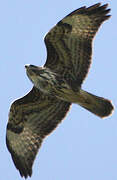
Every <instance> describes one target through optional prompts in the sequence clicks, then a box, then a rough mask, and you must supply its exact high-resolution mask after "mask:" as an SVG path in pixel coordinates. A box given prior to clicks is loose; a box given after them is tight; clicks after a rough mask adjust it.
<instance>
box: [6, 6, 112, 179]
mask: <svg viewBox="0 0 117 180" xmlns="http://www.w3.org/2000/svg"><path fill="white" fill-rule="evenodd" d="M107 6H108V4H105V5H101V4H100V3H97V4H95V5H93V6H91V7H88V8H86V7H85V6H84V7H81V8H79V9H77V10H75V11H73V12H72V13H70V14H69V15H67V16H66V17H65V18H63V19H62V20H61V21H60V22H58V23H57V24H56V26H55V27H53V28H52V29H51V30H50V32H49V33H48V34H47V35H46V36H45V44H46V48H47V59H46V63H45V65H44V66H43V67H37V66H34V65H26V66H25V67H26V73H27V76H28V77H29V79H30V80H31V82H32V83H33V85H34V86H33V88H32V90H31V91H30V92H29V93H28V94H27V95H25V96H24V97H22V98H20V99H18V100H16V101H14V102H13V103H12V105H11V108H10V113H9V120H8V124H7V134H6V144H7V147H8V150H9V152H10V153H11V156H12V159H13V162H14V164H15V166H16V168H17V169H18V170H19V172H20V175H21V176H22V177H25V178H27V177H28V176H31V175H32V166H33V162H34V159H35V157H36V154H37V152H38V149H39V148H40V146H41V144H42V141H43V139H44V138H45V137H46V136H47V135H48V134H49V133H51V132H52V131H53V130H54V129H55V128H56V127H57V125H58V124H59V123H60V122H61V121H62V119H63V118H64V117H65V116H66V114H67V112H68V111H69V108H70V106H71V104H72V103H76V104H79V105H80V106H82V107H83V108H85V109H87V110H88V111H90V112H92V113H94V114H95V115H97V116H99V117H101V118H103V117H106V116H109V115H110V114H111V113H112V110H113V105H112V103H111V101H109V100H108V99H105V98H102V97H98V96H95V95H93V94H90V93H88V92H86V91H84V90H83V89H82V83H83V80H84V79H85V77H86V76H87V73H88V70H89V67H90V64H91V58H92V40H93V38H94V36H95V34H96V32H97V31H98V29H99V27H100V25H101V24H102V23H103V22H104V21H105V20H107V19H108V18H109V17H110V15H108V13H109V12H110V9H108V8H107Z"/></svg>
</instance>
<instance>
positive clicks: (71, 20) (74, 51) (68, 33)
mask: <svg viewBox="0 0 117 180" xmlns="http://www.w3.org/2000/svg"><path fill="white" fill-rule="evenodd" d="M107 6H108V4H105V5H103V6H101V4H100V3H98V4H95V5H93V6H91V7H89V8H86V7H85V6H84V7H82V8H80V9H77V10H75V11H74V12H72V13H70V14H69V15H67V16H66V17H65V18H63V19H62V20H61V21H60V22H59V23H58V24H57V25H56V26H55V27H54V28H53V29H51V30H50V32H49V33H48V34H47V35H46V37H45V44H46V48H47V61H46V63H45V66H46V67H48V68H50V69H51V70H52V71H55V72H57V73H59V74H61V75H62V76H63V77H64V78H65V79H66V80H68V82H69V84H70V83H72V85H73V84H74V85H75V84H77V86H80V85H81V84H82V82H83V80H84V79H85V77H86V75H87V73H88V70H89V67H90V64H91V56H92V40H93V37H94V36H95V34H96V32H97V30H98V29H99V27H100V25H101V24H102V22H103V21H105V20H106V19H108V18H109V17H110V15H107V14H108V13H109V11H110V9H107Z"/></svg>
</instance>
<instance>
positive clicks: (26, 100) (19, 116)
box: [6, 88, 70, 178]
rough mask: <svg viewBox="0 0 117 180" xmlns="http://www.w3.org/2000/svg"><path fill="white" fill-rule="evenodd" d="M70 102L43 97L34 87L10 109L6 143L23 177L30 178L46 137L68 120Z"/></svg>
mask: <svg viewBox="0 0 117 180" xmlns="http://www.w3.org/2000/svg"><path fill="white" fill-rule="evenodd" d="M69 107H70V103H67V102H64V101H61V100H58V99H55V98H51V97H48V96H44V95H43V94H42V93H41V92H40V91H39V90H38V89H36V88H33V89H32V90H31V91H30V92H29V93H28V94H27V95H26V96H24V97H23V98H21V99H18V100H16V101H15V102H14V103H13V104H12V105H11V108H10V114H9V121H8V125H7V135H6V144H7V147H8V150H9V151H10V153H11V156H12V159H13V161H14V164H15V166H16V168H17V169H18V170H19V172H20V174H21V176H24V177H25V178H26V177H27V176H31V174H32V165H33V162H34V159H35V156H36V154H37V152H38V149H39V147H40V146H41V143H42V140H43V138H44V137H45V136H46V135H48V134H49V133H50V132H51V131H52V130H54V128H56V126H57V125H58V123H60V122H61V120H62V119H63V118H64V117H65V115H66V113H67V112H68V110H69Z"/></svg>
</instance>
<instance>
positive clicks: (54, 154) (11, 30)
mask: <svg viewBox="0 0 117 180" xmlns="http://www.w3.org/2000/svg"><path fill="white" fill-rule="evenodd" d="M97 2H100V1H97V0H72V1H68V0H59V1H56V0H46V1H40V0H20V1H18V0H3V1H2V0H1V1H0V82H1V83H0V84H1V87H0V122H1V123H0V129H1V131H0V180H8V179H9V180H21V179H22V178H21V177H20V175H19V172H18V171H17V170H16V168H15V166H14V164H13V162H12V159H11V157H10V153H9V152H8V150H7V148H6V142H5V136H6V124H7V121H8V112H9V108H10V105H11V103H12V102H13V101H14V100H15V99H17V98H19V97H22V96H24V95H25V94H26V93H27V92H28V91H29V90H30V89H31V88H32V84H31V82H30V81H29V79H28V78H27V76H26V73H25V68H24V65H25V64H34V65H43V64H44V63H45V59H46V49H45V45H44V42H43V38H44V36H45V34H46V33H47V32H48V31H49V30H50V29H51V28H52V27H53V26H54V25H55V24H56V23H57V22H58V21H59V20H61V19H62V18H63V17H64V16H66V15H67V14H69V13H70V12H72V11H73V10H75V9H77V8H79V7H81V6H84V5H86V6H90V5H93V4H95V3H97ZM101 2H102V3H103V4H104V3H109V7H110V8H111V9H112V11H111V15H112V17H111V18H110V19H109V20H108V21H106V22H105V23H104V24H103V25H102V26H101V28H100V30H99V32H98V34H97V36H96V38H95V41H94V46H93V62H92V66H91V69H90V72H89V75H88V77H87V79H86V80H85V82H84V84H83V88H84V89H85V90H87V91H89V92H91V93H94V94H96V95H99V96H103V97H106V98H108V99H111V100H112V102H113V104H114V106H115V112H114V113H113V115H112V116H111V117H109V118H106V119H103V120H102V119H100V118H98V117H96V116H95V115H93V114H91V113H89V112H88V111H86V110H84V109H83V108H81V107H80V106H78V105H73V106H72V108H71V110H70V112H69V113H68V115H67V117H66V118H65V120H64V121H63V122H62V123H61V124H60V125H59V126H58V128H57V129H56V130H55V131H54V132H53V133H52V134H51V135H50V136H48V137H47V138H46V139H45V141H44V143H43V145H42V147H41V149H40V151H39V153H38V156H37V158H36V160H35V162H34V166H33V175H32V177H31V180H76V179H77V180H117V112H116V106H117V81H116V79H117V8H116V7H117V1H116V0H110V1H109V0H108V1H106V0H103V1H101ZM28 179H30V178H28Z"/></svg>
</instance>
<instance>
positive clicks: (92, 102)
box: [77, 89, 114, 118]
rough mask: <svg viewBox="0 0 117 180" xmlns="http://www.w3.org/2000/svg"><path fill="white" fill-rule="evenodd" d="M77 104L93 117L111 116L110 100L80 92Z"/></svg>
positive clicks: (111, 106)
mask: <svg viewBox="0 0 117 180" xmlns="http://www.w3.org/2000/svg"><path fill="white" fill-rule="evenodd" d="M79 96H80V97H79V98H78V102H77V103H78V104H79V105H80V106H82V107H83V108H85V109H87V110H88V111H90V112H92V113H94V114H95V115H97V116H99V117H101V118H104V117H107V116H109V115H111V114H112V111H113V110H114V107H113V105H112V103H111V101H110V100H108V99H105V98H102V97H98V96H95V95H93V94H90V93H88V92H86V91H84V90H82V89H81V90H80V94H79Z"/></svg>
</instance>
